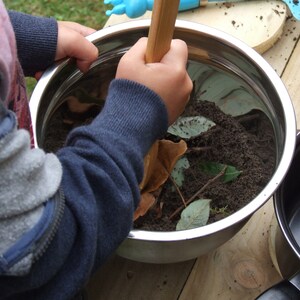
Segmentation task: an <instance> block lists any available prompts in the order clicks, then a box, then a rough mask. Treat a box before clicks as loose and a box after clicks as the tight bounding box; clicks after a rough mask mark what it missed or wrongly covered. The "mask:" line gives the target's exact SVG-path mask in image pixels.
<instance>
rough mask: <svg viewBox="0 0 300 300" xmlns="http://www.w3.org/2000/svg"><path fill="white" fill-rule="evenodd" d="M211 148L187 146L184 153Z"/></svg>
mask: <svg viewBox="0 0 300 300" xmlns="http://www.w3.org/2000/svg"><path fill="white" fill-rule="evenodd" d="M210 149H212V147H209V146H207V147H191V148H188V149H187V150H186V151H185V153H191V152H201V151H208V150H210Z"/></svg>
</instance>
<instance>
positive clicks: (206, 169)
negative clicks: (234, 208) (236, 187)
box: [199, 162, 242, 183]
mask: <svg viewBox="0 0 300 300" xmlns="http://www.w3.org/2000/svg"><path fill="white" fill-rule="evenodd" d="M199 167H200V169H201V171H202V172H203V173H205V174H208V175H212V176H217V175H218V174H219V173H220V172H221V171H222V170H223V169H224V167H226V170H225V173H224V175H223V176H222V177H221V178H222V180H223V182H224V183H226V182H230V181H233V180H235V179H236V178H237V177H238V176H239V175H240V174H241V173H242V171H239V170H237V169H236V168H235V167H233V166H230V165H224V164H221V163H217V162H201V163H200V165H199Z"/></svg>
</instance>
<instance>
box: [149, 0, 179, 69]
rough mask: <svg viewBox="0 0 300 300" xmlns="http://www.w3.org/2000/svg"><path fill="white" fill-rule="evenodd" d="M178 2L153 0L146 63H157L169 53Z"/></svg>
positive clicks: (174, 0)
mask: <svg viewBox="0 0 300 300" xmlns="http://www.w3.org/2000/svg"><path fill="white" fill-rule="evenodd" d="M179 2H180V0H155V1H154V4H153V10H152V18H151V25H150V29H149V36H148V44H147V50H146V62H147V63H154V62H159V61H161V59H162V58H163V56H164V55H165V54H166V53H167V52H168V51H169V49H170V44H171V41H172V38H173V33H174V27H175V21H176V17H177V13H178V7H179Z"/></svg>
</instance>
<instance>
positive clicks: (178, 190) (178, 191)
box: [169, 175, 186, 207]
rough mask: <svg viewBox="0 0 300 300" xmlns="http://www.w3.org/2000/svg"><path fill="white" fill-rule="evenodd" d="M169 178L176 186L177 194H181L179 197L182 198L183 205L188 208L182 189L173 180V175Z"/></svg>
mask: <svg viewBox="0 0 300 300" xmlns="http://www.w3.org/2000/svg"><path fill="white" fill-rule="evenodd" d="M169 178H170V179H171V181H172V183H173V185H174V186H175V189H176V191H177V193H178V194H179V196H180V198H181V201H182V203H183V206H184V207H186V202H185V200H184V197H183V195H182V193H181V191H180V189H179V187H178V185H177V183H176V182H175V180H174V179H173V177H172V175H169Z"/></svg>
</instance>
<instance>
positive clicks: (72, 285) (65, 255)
mask: <svg viewBox="0 0 300 300" xmlns="http://www.w3.org/2000/svg"><path fill="white" fill-rule="evenodd" d="M167 126H168V121H167V111H166V108H165V106H164V104H163V102H162V101H161V99H160V97H159V96H157V95H156V94H155V93H154V92H153V91H151V90H149V89H148V88H146V87H144V86H142V85H139V84H137V83H134V82H131V81H127V80H122V79H118V80H114V81H113V82H112V83H111V85H110V88H109V93H108V97H107V99H106V103H105V106H104V108H103V110H102V111H101V113H100V114H99V115H98V116H97V117H96V118H95V119H94V121H93V122H92V123H91V124H90V125H87V126H81V127H78V128H76V129H74V130H73V131H72V132H71V133H70V134H69V136H68V138H67V141H66V145H65V147H63V148H62V149H61V150H60V151H59V152H58V153H57V156H58V158H59V160H60V162H61V164H62V167H63V176H62V183H61V187H62V190H63V191H64V194H65V208H64V212H63V216H62V219H61V221H60V225H59V227H58V229H57V232H56V235H55V238H54V239H53V240H52V241H51V244H50V245H49V247H48V248H47V250H46V252H45V253H44V254H43V255H42V256H41V257H40V259H39V260H38V261H37V262H36V263H34V264H33V265H32V270H31V272H30V273H29V274H27V275H24V276H21V277H15V278H2V279H1V280H0V289H1V293H2V295H4V296H6V297H8V296H10V297H11V298H9V297H8V299H14V300H18V299H27V298H28V299H32V300H35V299H36V300H37V299H45V300H48V299H49V300H50V299H70V298H71V297H72V296H73V295H74V294H76V292H77V291H78V289H80V288H81V287H83V286H84V284H85V283H86V281H87V280H88V278H89V277H90V276H91V274H92V272H93V271H94V270H95V269H97V268H98V267H99V266H101V265H102V264H103V263H104V262H105V261H106V260H107V258H108V257H109V256H110V255H111V254H112V253H113V252H114V251H115V250H116V249H117V247H118V246H119V245H120V243H121V242H122V241H123V240H124V239H125V238H126V237H127V235H128V233H129V231H130V230H131V228H132V220H133V212H134V210H135V208H136V206H137V205H138V202H139V199H140V192H139V186H138V185H139V182H140V181H141V180H142V177H143V158H144V156H145V154H146V153H147V152H148V150H149V148H150V146H151V145H152V143H153V142H154V141H155V140H156V139H158V138H161V137H162V136H163V135H164V134H165V132H166V130H167ZM12 287H14V288H12ZM16 287H17V288H16ZM33 289H34V292H33ZM0 299H1V297H0ZM5 299H6V298H5Z"/></svg>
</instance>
